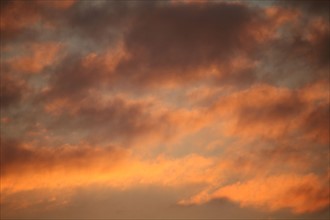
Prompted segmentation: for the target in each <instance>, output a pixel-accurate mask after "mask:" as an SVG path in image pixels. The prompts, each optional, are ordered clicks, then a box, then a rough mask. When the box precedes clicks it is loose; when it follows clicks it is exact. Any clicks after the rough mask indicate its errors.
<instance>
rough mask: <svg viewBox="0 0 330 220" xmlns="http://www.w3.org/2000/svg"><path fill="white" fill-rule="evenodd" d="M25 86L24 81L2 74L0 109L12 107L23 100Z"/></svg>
mask: <svg viewBox="0 0 330 220" xmlns="http://www.w3.org/2000/svg"><path fill="white" fill-rule="evenodd" d="M26 91H27V86H26V85H25V83H24V81H22V80H18V79H15V78H13V77H10V76H8V75H7V74H3V73H2V76H1V93H0V100H1V109H5V108H7V107H9V106H11V105H14V104H16V103H18V102H20V100H21V99H22V98H23V96H24V94H25V92H26Z"/></svg>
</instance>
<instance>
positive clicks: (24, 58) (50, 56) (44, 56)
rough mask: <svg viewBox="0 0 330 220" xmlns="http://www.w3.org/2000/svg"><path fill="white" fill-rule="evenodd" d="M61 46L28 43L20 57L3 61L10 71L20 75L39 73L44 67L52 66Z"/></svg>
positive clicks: (52, 43) (53, 43) (56, 44)
mask: <svg viewBox="0 0 330 220" xmlns="http://www.w3.org/2000/svg"><path fill="white" fill-rule="evenodd" d="M60 49H61V45H60V44H58V43H55V42H47V43H35V44H31V43H29V44H28V45H27V46H25V50H23V51H20V53H23V54H22V55H20V56H13V57H10V58H8V59H4V62H6V63H7V65H9V68H10V70H11V71H15V72H22V73H40V71H42V70H43V69H44V68H45V67H47V66H50V65H54V64H55V60H57V58H58V54H59V51H60Z"/></svg>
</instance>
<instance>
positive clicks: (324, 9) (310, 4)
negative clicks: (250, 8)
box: [275, 0, 330, 17]
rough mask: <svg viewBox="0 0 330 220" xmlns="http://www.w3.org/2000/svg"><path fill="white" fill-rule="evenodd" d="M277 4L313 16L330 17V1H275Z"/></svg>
mask: <svg viewBox="0 0 330 220" xmlns="http://www.w3.org/2000/svg"><path fill="white" fill-rule="evenodd" d="M275 3H276V4H279V5H283V6H286V7H291V8H297V9H300V10H303V11H304V12H307V13H310V14H312V15H313V16H325V17H329V9H330V1H329V0H317V1H314V0H298V1H296V0H283V1H275Z"/></svg>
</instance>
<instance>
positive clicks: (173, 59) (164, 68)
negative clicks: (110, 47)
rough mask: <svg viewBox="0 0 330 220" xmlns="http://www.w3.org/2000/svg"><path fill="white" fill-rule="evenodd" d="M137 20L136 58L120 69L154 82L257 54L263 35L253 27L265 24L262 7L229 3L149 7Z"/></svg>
mask: <svg viewBox="0 0 330 220" xmlns="http://www.w3.org/2000/svg"><path fill="white" fill-rule="evenodd" d="M133 18H134V20H133V21H132V23H131V28H129V29H128V30H127V31H126V32H125V35H124V43H125V47H126V50H127V52H128V54H129V55H130V56H131V57H130V58H129V59H128V60H123V61H122V62H121V63H120V64H119V65H118V67H117V69H116V70H115V71H116V73H117V74H118V75H120V76H121V78H122V79H123V80H126V81H129V82H131V83H133V84H136V83H142V84H154V85H158V84H159V82H172V81H179V82H186V81H190V80H192V79H198V78H202V77H205V76H207V75H208V74H209V73H207V72H205V71H208V70H207V69H208V68H210V67H212V65H213V66H219V65H221V64H225V63H226V62H229V61H230V59H231V58H233V57H234V58H235V57H236V56H238V54H241V55H242V54H249V56H251V57H252V56H253V52H254V50H255V48H254V46H255V45H256V40H257V39H255V37H254V36H253V35H252V33H251V32H250V30H251V29H254V28H255V29H258V27H259V26H260V25H263V24H264V23H263V22H264V21H263V20H262V16H261V14H260V11H258V10H255V9H253V8H249V7H247V6H245V5H240V4H229V3H218V4H205V5H201V6H196V5H194V4H192V5H189V4H187V5H181V4H180V5H176V6H165V7H159V8H154V9H153V10H149V8H146V10H145V11H143V13H142V12H141V13H140V14H137V15H136V16H134V17H133ZM200 71H204V72H200ZM234 71H235V70H234ZM223 74H226V75H227V74H228V75H229V74H230V73H223ZM244 74H245V73H242V74H241V77H238V76H235V77H236V78H240V79H239V80H245V79H244Z"/></svg>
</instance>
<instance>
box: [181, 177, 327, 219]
mask: <svg viewBox="0 0 330 220" xmlns="http://www.w3.org/2000/svg"><path fill="white" fill-rule="evenodd" d="M219 198H227V199H229V200H231V201H234V202H237V203H239V204H241V206H243V207H244V206H254V207H258V208H264V209H268V210H271V211H275V210H279V209H284V208H289V209H292V210H293V212H295V213H305V212H315V211H318V210H321V209H324V208H326V207H328V206H329V188H328V186H327V181H324V180H323V179H322V178H320V177H319V176H316V175H315V174H308V175H304V176H298V175H296V174H291V175H290V174H282V175H279V176H270V177H267V178H255V179H252V180H249V181H246V182H236V183H234V184H231V185H227V186H223V187H221V188H220V189H217V190H215V191H213V192H207V191H202V192H201V193H199V194H197V195H196V196H194V197H192V198H190V199H188V200H182V201H180V202H179V204H183V205H186V204H201V203H205V202H208V201H210V200H213V199H219Z"/></svg>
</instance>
